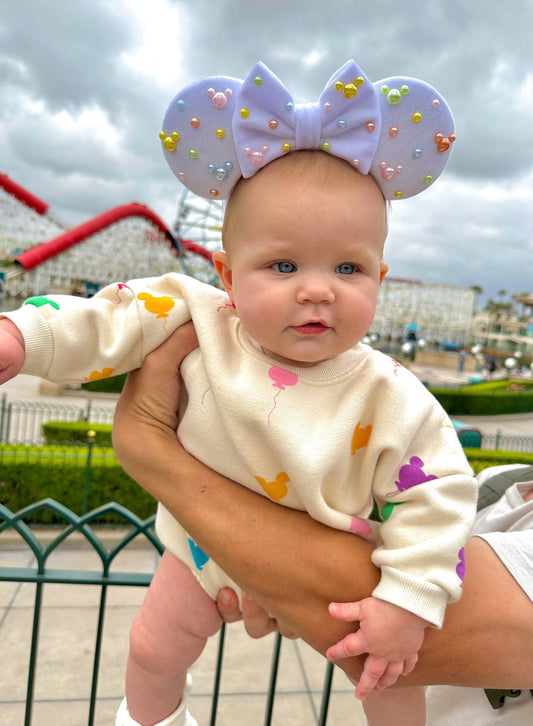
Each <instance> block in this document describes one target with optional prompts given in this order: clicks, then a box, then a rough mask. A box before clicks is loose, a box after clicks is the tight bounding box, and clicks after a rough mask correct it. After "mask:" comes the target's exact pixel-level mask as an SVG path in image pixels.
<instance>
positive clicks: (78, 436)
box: [42, 421, 113, 446]
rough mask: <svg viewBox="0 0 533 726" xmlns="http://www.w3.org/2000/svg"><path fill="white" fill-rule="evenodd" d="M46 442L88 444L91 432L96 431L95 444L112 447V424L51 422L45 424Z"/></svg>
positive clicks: (44, 434) (43, 427)
mask: <svg viewBox="0 0 533 726" xmlns="http://www.w3.org/2000/svg"><path fill="white" fill-rule="evenodd" d="M42 429H43V436H44V440H45V441H46V443H48V444H54V443H74V444H82V443H86V442H88V440H89V438H88V434H89V431H94V433H95V437H94V440H93V443H95V444H100V445H102V446H111V431H112V429H113V426H112V424H94V423H88V422H87V421H49V422H48V423H45V424H43V426H42Z"/></svg>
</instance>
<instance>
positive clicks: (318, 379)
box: [235, 319, 372, 384]
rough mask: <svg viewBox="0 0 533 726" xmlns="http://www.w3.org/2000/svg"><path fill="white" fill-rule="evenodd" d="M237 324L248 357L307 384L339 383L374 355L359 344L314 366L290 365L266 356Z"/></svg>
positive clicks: (242, 345)
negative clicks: (276, 366) (290, 372)
mask: <svg viewBox="0 0 533 726" xmlns="http://www.w3.org/2000/svg"><path fill="white" fill-rule="evenodd" d="M235 323H236V337H237V339H238V341H239V343H240V345H241V347H242V349H243V350H244V351H245V352H246V353H248V355H251V356H253V357H254V358H256V359H257V360H259V361H261V362H263V363H264V364H265V365H278V366H279V367H280V368H284V369H285V370H288V371H293V372H294V373H297V374H298V379H299V380H300V381H306V382H307V383H317V384H323V383H330V382H332V381H337V380H339V379H340V378H343V377H345V376H347V375H350V374H351V373H352V372H353V371H354V369H355V368H357V367H358V366H360V365H361V364H362V363H363V361H364V360H365V359H366V358H368V356H369V355H370V354H371V353H372V348H370V347H369V346H367V345H364V343H358V344H357V345H355V346H354V347H353V348H351V349H350V350H347V351H346V352H345V353H341V355H339V356H336V357H335V358H331V359H330V360H325V361H321V362H320V363H317V364H316V365H314V366H295V365H290V364H288V363H284V362H283V361H278V360H276V359H274V358H272V357H270V356H268V355H266V354H265V352H264V351H263V349H262V348H261V346H260V345H259V344H258V343H256V341H255V340H253V339H252V338H250V336H249V335H248V333H247V332H246V331H245V330H244V328H243V326H242V323H241V321H240V320H238V319H236V321H235Z"/></svg>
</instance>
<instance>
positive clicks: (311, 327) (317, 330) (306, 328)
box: [293, 321, 329, 335]
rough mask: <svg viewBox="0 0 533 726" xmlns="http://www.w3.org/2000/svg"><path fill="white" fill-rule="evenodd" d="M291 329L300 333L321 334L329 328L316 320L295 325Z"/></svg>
mask: <svg viewBox="0 0 533 726" xmlns="http://www.w3.org/2000/svg"><path fill="white" fill-rule="evenodd" d="M293 330H295V331H296V332H297V333H301V335H321V334H322V333H325V332H326V330H329V328H328V326H327V325H324V323H321V322H320V321H316V322H309V323H304V324H303V325H295V326H293Z"/></svg>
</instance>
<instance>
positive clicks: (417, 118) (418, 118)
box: [411, 111, 422, 124]
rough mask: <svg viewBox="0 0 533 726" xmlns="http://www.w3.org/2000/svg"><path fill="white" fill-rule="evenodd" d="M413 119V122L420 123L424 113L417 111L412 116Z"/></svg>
mask: <svg viewBox="0 0 533 726" xmlns="http://www.w3.org/2000/svg"><path fill="white" fill-rule="evenodd" d="M411 119H412V120H413V123H415V124H418V123H420V121H422V114H421V113H420V111H415V112H414V114H413V115H412V116H411Z"/></svg>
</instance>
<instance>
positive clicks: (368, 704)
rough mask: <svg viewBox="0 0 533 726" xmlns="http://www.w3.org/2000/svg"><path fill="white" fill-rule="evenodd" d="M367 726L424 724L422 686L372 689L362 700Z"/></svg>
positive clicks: (424, 712) (424, 699)
mask: <svg viewBox="0 0 533 726" xmlns="http://www.w3.org/2000/svg"><path fill="white" fill-rule="evenodd" d="M363 708H364V710H365V716H366V717H367V720H368V724H369V726H391V724H394V726H425V724H426V693H425V690H424V688H423V687H422V686H418V687H412V688H385V689H383V690H378V689H374V690H373V691H372V692H371V693H369V694H368V696H367V697H366V698H365V700H364V701H363Z"/></svg>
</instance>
